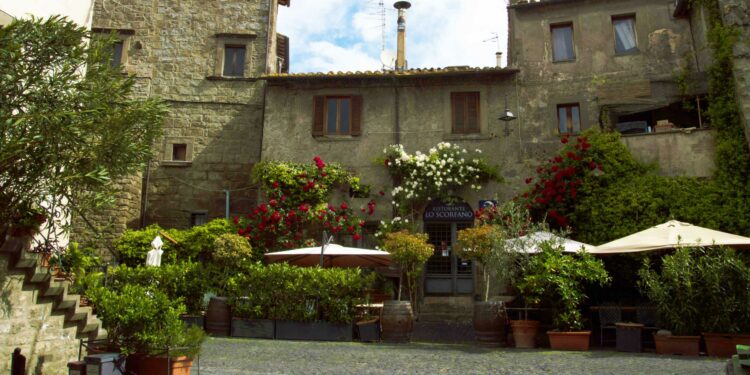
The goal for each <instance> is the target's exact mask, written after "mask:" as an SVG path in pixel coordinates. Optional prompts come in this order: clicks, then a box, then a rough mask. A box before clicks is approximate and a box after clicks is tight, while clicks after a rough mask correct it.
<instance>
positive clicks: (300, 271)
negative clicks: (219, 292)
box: [228, 263, 374, 323]
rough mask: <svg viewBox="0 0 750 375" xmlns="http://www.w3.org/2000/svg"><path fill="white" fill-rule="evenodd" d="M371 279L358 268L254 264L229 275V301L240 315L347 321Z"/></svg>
mask: <svg viewBox="0 0 750 375" xmlns="http://www.w3.org/2000/svg"><path fill="white" fill-rule="evenodd" d="M373 279H374V275H372V274H371V275H368V276H365V275H364V274H363V273H362V272H361V271H360V270H359V269H342V268H318V267H304V268H303V267H295V266H289V265H287V264H285V263H281V264H271V265H268V266H263V265H261V264H255V265H253V266H251V267H250V268H249V269H248V270H247V272H245V273H243V274H239V275H235V276H234V277H232V278H230V280H229V286H228V297H229V304H230V306H231V307H232V312H233V314H234V316H237V317H243V318H250V319H286V320H299V321H313V320H317V319H318V318H321V317H322V319H324V320H327V321H330V322H338V323H348V322H351V321H353V319H354V312H355V311H354V307H355V305H356V304H359V303H362V302H363V301H364V297H363V296H364V290H365V289H366V288H368V287H369V286H370V285H372V283H373ZM318 309H319V310H320V313H319V312H318Z"/></svg>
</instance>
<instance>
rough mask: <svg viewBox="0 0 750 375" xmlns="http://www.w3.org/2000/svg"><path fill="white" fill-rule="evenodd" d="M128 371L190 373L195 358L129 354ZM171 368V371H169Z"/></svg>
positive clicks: (161, 374) (141, 374) (143, 374)
mask: <svg viewBox="0 0 750 375" xmlns="http://www.w3.org/2000/svg"><path fill="white" fill-rule="evenodd" d="M125 367H126V369H127V371H129V372H132V373H134V374H138V375H164V374H169V375H190V369H191V368H192V367H193V360H192V359H190V358H188V357H177V358H171V359H170V358H168V357H151V356H146V355H142V354H134V355H131V356H128V358H127V360H126V361H125ZM167 369H169V372H167Z"/></svg>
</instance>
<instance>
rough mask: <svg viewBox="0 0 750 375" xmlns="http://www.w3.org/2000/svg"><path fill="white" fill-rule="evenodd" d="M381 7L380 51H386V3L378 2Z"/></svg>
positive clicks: (381, 0)
mask: <svg viewBox="0 0 750 375" xmlns="http://www.w3.org/2000/svg"><path fill="white" fill-rule="evenodd" d="M378 6H379V7H380V35H381V37H380V50H381V51H385V3H384V2H383V0H380V1H379V2H378Z"/></svg>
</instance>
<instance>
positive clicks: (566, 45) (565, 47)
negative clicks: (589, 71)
mask: <svg viewBox="0 0 750 375" xmlns="http://www.w3.org/2000/svg"><path fill="white" fill-rule="evenodd" d="M551 30H552V61H570V60H575V59H576V55H575V52H574V51H573V24H572V23H567V24H560V25H552V26H551Z"/></svg>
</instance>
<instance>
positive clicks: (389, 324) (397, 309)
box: [380, 301, 414, 342]
mask: <svg viewBox="0 0 750 375" xmlns="http://www.w3.org/2000/svg"><path fill="white" fill-rule="evenodd" d="M380 328H381V329H382V330H383V334H382V337H381V338H382V340H383V341H386V342H409V340H411V331H412V329H413V328H414V317H413V316H412V312H411V303H410V302H409V301H385V302H383V312H382V315H381V317H380Z"/></svg>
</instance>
